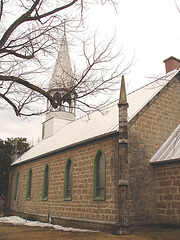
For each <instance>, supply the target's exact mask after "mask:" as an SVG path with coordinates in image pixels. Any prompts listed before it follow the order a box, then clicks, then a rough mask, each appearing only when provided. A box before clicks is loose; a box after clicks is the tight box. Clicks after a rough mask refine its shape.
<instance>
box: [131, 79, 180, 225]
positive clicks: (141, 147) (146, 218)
mask: <svg viewBox="0 0 180 240" xmlns="http://www.w3.org/2000/svg"><path fill="white" fill-rule="evenodd" d="M179 106H180V82H179V80H177V81H175V82H174V83H173V84H172V85H168V86H167V87H165V88H164V89H162V91H161V92H160V93H159V95H157V96H155V97H154V99H152V100H151V102H149V103H148V104H147V106H145V107H144V109H142V111H141V112H140V113H139V115H138V116H136V117H135V118H134V119H132V121H131V122H130V123H129V126H131V124H132V126H131V127H130V130H129V131H130V134H129V135H130V137H129V141H130V143H129V154H130V170H129V171H130V210H131V221H132V222H133V223H134V224H144V223H153V222H154V221H155V220H156V195H155V173H154V171H153V168H152V165H151V164H150V163H149V160H150V159H151V157H152V156H153V155H154V154H155V153H156V151H157V150H158V149H159V148H160V147H161V145H162V144H163V143H164V142H165V140H166V139H167V138H168V137H169V136H170V134H171V133H172V132H173V131H174V129H175V128H176V127H177V125H178V124H179V119H180V108H179Z"/></svg>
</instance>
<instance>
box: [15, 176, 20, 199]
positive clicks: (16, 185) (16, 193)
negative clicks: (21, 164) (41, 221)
mask: <svg viewBox="0 0 180 240" xmlns="http://www.w3.org/2000/svg"><path fill="white" fill-rule="evenodd" d="M18 188H19V172H17V174H16V182H15V189H14V199H16V200H17V197H18Z"/></svg>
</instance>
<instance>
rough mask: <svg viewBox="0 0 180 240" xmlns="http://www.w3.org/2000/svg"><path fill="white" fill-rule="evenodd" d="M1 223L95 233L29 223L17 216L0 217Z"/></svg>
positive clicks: (48, 224) (35, 222) (34, 222)
mask: <svg viewBox="0 0 180 240" xmlns="http://www.w3.org/2000/svg"><path fill="white" fill-rule="evenodd" d="M0 222H4V223H11V224H14V225H26V226H32V227H49V228H53V229H55V230H61V231H66V232H95V231H91V230H86V229H78V228H71V227H62V226H60V225H53V224H51V223H42V222H39V221H29V220H26V219H23V218H20V217H17V216H10V217H0Z"/></svg>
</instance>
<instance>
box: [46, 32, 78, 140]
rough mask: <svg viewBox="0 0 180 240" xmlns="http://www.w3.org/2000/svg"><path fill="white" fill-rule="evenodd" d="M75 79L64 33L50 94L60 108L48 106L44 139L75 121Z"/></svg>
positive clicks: (51, 81)
mask: <svg viewBox="0 0 180 240" xmlns="http://www.w3.org/2000/svg"><path fill="white" fill-rule="evenodd" d="M73 86H74V77H73V71H72V66H71V60H70V57H69V49H68V43H67V38H66V33H65V32H64V35H63V38H62V42H61V45H60V49H59V52H58V56H57V59H56V63H55V66H54V70H53V73H52V77H51V80H50V82H49V93H50V94H51V95H52V96H53V97H54V99H55V101H56V102H57V104H58V107H57V108H56V109H54V108H53V107H52V106H50V103H49V102H48V104H47V109H48V112H47V114H46V121H45V122H44V123H43V133H42V137H43V138H47V137H50V136H52V135H54V134H55V133H56V132H57V131H59V130H60V129H61V128H63V127H64V126H65V125H66V124H67V123H69V122H72V121H74V120H75V107H76V92H75V90H74V89H73Z"/></svg>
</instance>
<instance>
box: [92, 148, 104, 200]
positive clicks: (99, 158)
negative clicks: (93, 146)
mask: <svg viewBox="0 0 180 240" xmlns="http://www.w3.org/2000/svg"><path fill="white" fill-rule="evenodd" d="M105 165H106V162H105V156H104V154H103V152H102V151H101V150H99V151H98V152H97V154H96V156H95V160H94V181H93V200H105V195H106V166H105Z"/></svg>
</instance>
